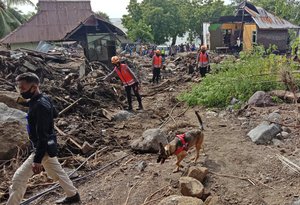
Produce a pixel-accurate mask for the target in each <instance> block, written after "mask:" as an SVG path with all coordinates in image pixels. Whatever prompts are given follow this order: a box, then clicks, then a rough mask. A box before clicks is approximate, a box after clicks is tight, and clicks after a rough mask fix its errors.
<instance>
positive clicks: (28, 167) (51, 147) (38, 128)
mask: <svg viewBox="0 0 300 205" xmlns="http://www.w3.org/2000/svg"><path fill="white" fill-rule="evenodd" d="M16 81H17V83H18V87H19V90H20V94H21V96H22V98H24V99H26V100H28V101H27V102H26V103H25V104H26V105H27V106H29V112H28V116H27V120H28V126H27V130H28V134H29V139H30V143H31V146H32V151H33V152H32V154H31V155H30V156H29V157H28V158H27V160H26V161H25V162H24V163H23V164H22V165H21V167H19V168H18V169H17V171H16V172H15V174H14V176H13V179H12V185H11V186H10V190H9V192H10V196H9V199H8V201H7V205H17V204H20V202H21V200H22V198H23V197H24V194H25V192H26V186H27V182H28V179H29V178H30V177H31V176H32V175H34V174H39V173H40V172H41V171H42V170H43V168H44V169H45V170H46V172H47V174H48V175H49V176H50V177H51V178H52V179H53V180H54V181H59V184H60V185H61V187H62V188H63V189H64V191H65V192H66V195H67V197H65V198H63V199H61V200H59V201H57V204H71V203H76V202H79V201H80V197H79V194H78V192H77V189H76V188H75V187H74V185H73V183H72V181H71V180H70V178H69V177H68V175H67V174H66V173H65V171H64V170H63V168H62V167H61V165H60V163H59V162H58V160H57V157H56V156H57V140H56V135H55V133H54V121H53V119H54V118H55V117H56V116H57V114H56V111H55V109H54V107H53V104H52V101H51V100H50V98H49V97H47V96H45V95H44V94H42V93H41V91H40V89H39V84H40V80H39V78H38V76H37V75H35V74H33V73H24V74H21V75H19V76H18V77H17V78H16ZM23 104H24V103H23Z"/></svg>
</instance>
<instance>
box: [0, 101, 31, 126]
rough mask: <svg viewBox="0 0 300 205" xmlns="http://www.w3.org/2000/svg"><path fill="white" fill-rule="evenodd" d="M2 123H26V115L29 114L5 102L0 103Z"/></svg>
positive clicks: (0, 119)
mask: <svg viewBox="0 0 300 205" xmlns="http://www.w3.org/2000/svg"><path fill="white" fill-rule="evenodd" d="M0 113H1V115H0V123H1V122H9V121H10V122H13V121H18V122H20V123H21V124H24V125H26V123H27V119H26V116H27V114H26V113H25V112H23V111H20V110H17V109H14V108H10V107H8V106H7V105H6V104H4V103H0Z"/></svg>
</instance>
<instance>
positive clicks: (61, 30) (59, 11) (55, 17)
mask: <svg viewBox="0 0 300 205" xmlns="http://www.w3.org/2000/svg"><path fill="white" fill-rule="evenodd" d="M38 6H39V11H38V13H37V14H36V15H34V16H33V17H32V18H31V19H30V20H29V21H28V22H26V23H24V24H23V25H21V26H20V27H18V28H17V29H16V30H15V31H13V32H11V33H10V34H8V35H7V36H6V37H4V38H3V39H1V42H2V43H25V42H38V41H42V40H44V41H58V40H62V39H64V37H65V36H66V35H67V34H68V33H69V32H71V31H72V30H74V29H75V28H76V27H77V26H78V25H79V24H80V23H81V22H84V21H85V20H86V19H87V18H88V17H90V16H91V15H94V13H93V12H92V9H91V5H90V1H89V0H80V1H76V0H39V3H38ZM106 23H108V22H106Z"/></svg>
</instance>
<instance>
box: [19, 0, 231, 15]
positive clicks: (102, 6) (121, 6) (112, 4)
mask: <svg viewBox="0 0 300 205" xmlns="http://www.w3.org/2000/svg"><path fill="white" fill-rule="evenodd" d="M140 1H141V0H140ZM32 2H33V3H35V4H36V3H37V2H38V0H32ZM225 2H227V3H228V2H230V0H225ZM91 4H92V9H93V11H102V12H105V13H107V14H108V16H109V17H110V18H121V17H122V16H123V15H124V14H126V13H127V10H126V7H127V5H128V4H129V0H91ZM18 9H19V10H21V11H22V12H23V13H28V12H30V11H34V7H32V6H18Z"/></svg>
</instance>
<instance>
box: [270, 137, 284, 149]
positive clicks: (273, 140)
mask: <svg viewBox="0 0 300 205" xmlns="http://www.w3.org/2000/svg"><path fill="white" fill-rule="evenodd" d="M272 142H273V144H274V145H275V146H277V147H279V146H281V145H282V144H283V143H282V142H281V141H280V140H279V139H276V138H274V139H272Z"/></svg>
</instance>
